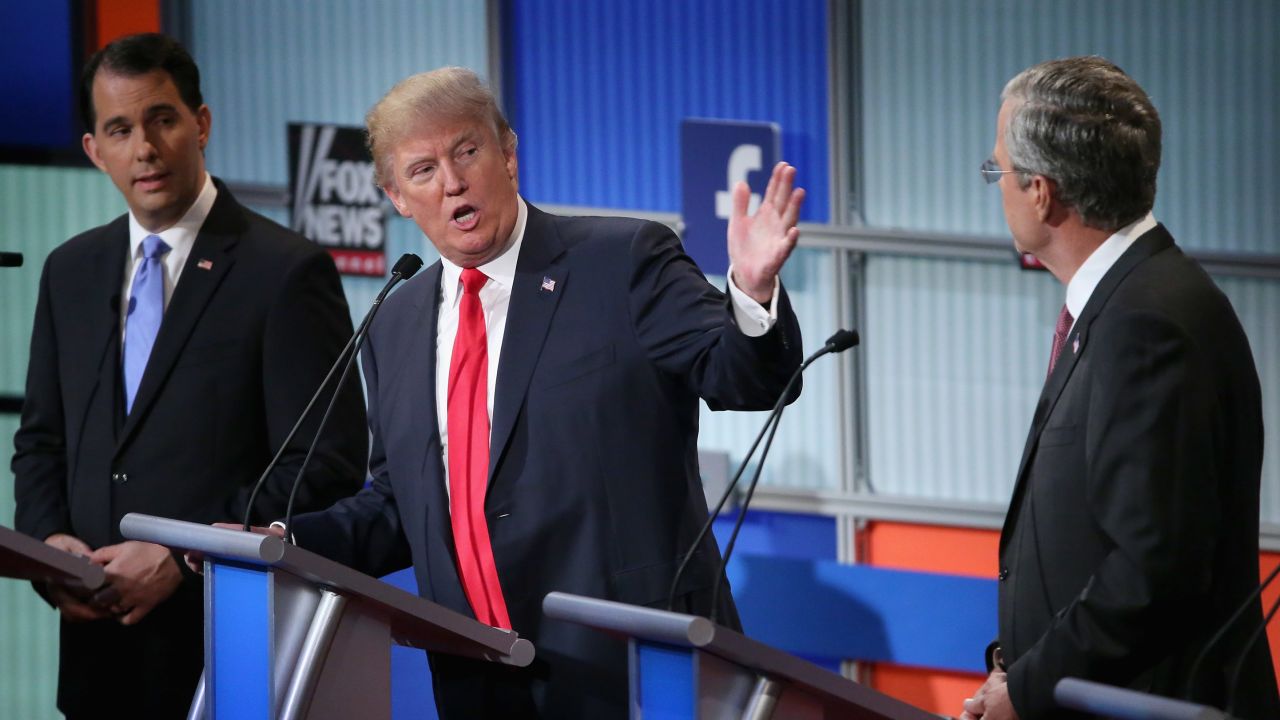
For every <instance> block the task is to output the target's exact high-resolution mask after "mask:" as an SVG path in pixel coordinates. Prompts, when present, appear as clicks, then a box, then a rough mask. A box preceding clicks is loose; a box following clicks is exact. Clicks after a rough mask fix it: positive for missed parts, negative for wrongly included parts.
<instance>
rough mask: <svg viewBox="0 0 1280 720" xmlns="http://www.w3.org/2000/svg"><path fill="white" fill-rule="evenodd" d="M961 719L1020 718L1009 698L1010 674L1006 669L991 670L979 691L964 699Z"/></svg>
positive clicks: (998, 719) (1013, 719)
mask: <svg viewBox="0 0 1280 720" xmlns="http://www.w3.org/2000/svg"><path fill="white" fill-rule="evenodd" d="M960 720H1018V713H1017V712H1015V711H1014V709H1013V703H1012V702H1011V701H1010V700H1009V676H1008V674H1007V673H1005V671H1003V670H992V671H991V674H990V675H989V676H987V681H986V682H984V683H983V684H982V687H980V688H978V692H976V693H974V694H973V697H971V698H969V699H968V700H965V701H964V712H963V713H961V714H960Z"/></svg>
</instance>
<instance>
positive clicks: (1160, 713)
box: [1053, 678, 1230, 720]
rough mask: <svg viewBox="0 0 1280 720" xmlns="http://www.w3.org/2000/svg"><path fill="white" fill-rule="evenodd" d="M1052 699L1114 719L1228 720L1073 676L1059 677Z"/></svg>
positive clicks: (1202, 707) (1175, 702) (1214, 711)
mask: <svg viewBox="0 0 1280 720" xmlns="http://www.w3.org/2000/svg"><path fill="white" fill-rule="evenodd" d="M1053 699H1054V700H1056V701H1058V704H1059V705H1061V706H1062V707H1064V708H1068V709H1071V710H1079V711H1080V712H1086V713H1091V714H1095V715H1102V716H1104V717H1109V718H1116V719H1117V720H1230V716H1228V715H1227V714H1226V713H1224V712H1222V711H1221V710H1218V709H1217V708H1211V707H1208V706H1207V705H1199V704H1197V703H1191V702H1186V701H1184V700H1174V699H1173V698H1166V697H1160V696H1159V695H1152V694H1150V693H1144V692H1139V691H1137V690H1129V689H1127V688H1120V687H1115V686H1113V685H1104V684H1103V683H1096V682H1091V681H1089V680H1080V679H1077V678H1063V679H1061V680H1059V681H1058V684H1057V685H1055V686H1054V687H1053Z"/></svg>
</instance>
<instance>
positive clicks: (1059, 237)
mask: <svg viewBox="0 0 1280 720" xmlns="http://www.w3.org/2000/svg"><path fill="white" fill-rule="evenodd" d="M1111 234H1112V233H1111V231H1110V230H1099V229H1097V228H1092V227H1089V226H1087V225H1085V224H1084V223H1082V222H1080V221H1079V218H1072V219H1071V220H1069V221H1067V222H1066V223H1063V225H1062V226H1061V227H1058V228H1055V229H1054V230H1053V237H1052V239H1051V240H1050V241H1049V244H1048V246H1047V247H1046V248H1045V250H1044V251H1043V252H1042V253H1041V256H1038V257H1039V260H1040V262H1041V263H1043V264H1044V266H1045V267H1046V268H1048V269H1049V272H1051V273H1053V276H1054V277H1056V278H1057V279H1058V282H1060V283H1062V284H1063V285H1064V286H1065V285H1068V284H1070V283H1071V278H1073V277H1075V274H1076V271H1078V270H1079V269H1080V266H1081V265H1083V264H1084V261H1085V260H1088V259H1089V256H1090V255H1092V254H1093V253H1094V251H1095V250H1097V249H1098V248H1099V247H1100V246H1101V245H1102V243H1104V242H1106V241H1107V238H1109V237H1111Z"/></svg>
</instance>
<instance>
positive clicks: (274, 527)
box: [267, 520, 296, 544]
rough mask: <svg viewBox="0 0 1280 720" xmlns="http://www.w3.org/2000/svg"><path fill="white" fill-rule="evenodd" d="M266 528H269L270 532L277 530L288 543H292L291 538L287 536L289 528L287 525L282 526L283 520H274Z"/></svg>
mask: <svg viewBox="0 0 1280 720" xmlns="http://www.w3.org/2000/svg"><path fill="white" fill-rule="evenodd" d="M267 527H269V528H271V529H272V530H279V531H280V532H282V533H284V536H285V539H286V540H288V541H290V542H292V541H293V536H292V535H290V534H289V528H288V526H287V525H285V524H284V521H283V520H276V521H275V522H273V523H271V524H270V525H268V526H267ZM295 544H296V543H295Z"/></svg>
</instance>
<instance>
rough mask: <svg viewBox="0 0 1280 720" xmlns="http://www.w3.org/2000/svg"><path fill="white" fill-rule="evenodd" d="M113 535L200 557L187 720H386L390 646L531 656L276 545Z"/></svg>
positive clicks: (191, 532)
mask: <svg viewBox="0 0 1280 720" xmlns="http://www.w3.org/2000/svg"><path fill="white" fill-rule="evenodd" d="M120 529H121V532H122V533H123V534H124V536H125V537H128V538H130V539H134V540H144V541H146V542H154V543H159V544H162V545H165V546H168V547H171V548H176V549H181V550H196V551H199V552H201V553H203V554H204V556H205V672H204V676H203V678H202V679H201V682H200V687H199V689H198V690H197V692H196V697H195V699H194V701H193V703H192V708H191V712H190V714H189V715H188V717H189V718H206V719H208V720H224V719H226V718H234V719H235V720H259V719H261V720H268V719H275V718H279V719H280V720H303V719H304V718H305V719H306V720H331V719H332V720H338V719H339V718H352V717H359V718H370V719H372V720H378V719H387V720H389V718H390V716H391V699H390V696H391V680H390V678H391V660H390V658H391V645H392V644H393V643H395V644H400V645H407V646H410V647H416V648H421V649H424V650H428V651H430V652H435V653H446V654H451V655H459V656H465V657H471V658H476V659H480V660H487V661H490V662H498V663H504V664H510V665H516V666H525V665H528V664H529V663H530V662H532V661H533V656H534V648H533V645H532V643H530V642H529V641H528V640H524V639H522V638H520V637H519V636H518V635H517V634H516V633H514V632H511V631H507V630H501V629H498V628H494V627H490V626H488V625H484V624H481V623H478V622H476V621H475V620H473V619H471V618H469V617H466V616H464V615H461V614H459V613H456V612H454V611H452V610H449V609H448V608H445V607H442V606H440V605H437V604H435V603H432V602H429V601H427V600H424V599H422V598H420V597H418V596H416V595H412V594H410V593H407V592H405V591H404V590H401V589H400V588H397V587H395V586H392V585H389V584H387V583H384V582H382V581H380V580H377V579H376V578H372V577H369V576H367V575H364V574H362V573H360V572H357V571H355V570H352V569H351V568H348V567H346V566H344V565H340V564H338V563H335V562H333V561H331V560H328V559H326V558H323V557H320V556H319V555H316V554H314V553H311V552H308V551H306V550H303V549H301V548H298V547H296V546H294V545H291V544H289V543H287V542H285V541H284V540H282V539H280V538H278V537H275V536H274V535H258V534H255V533H246V532H241V531H239V530H227V529H223V528H215V527H210V526H207V525H198V524H194V523H187V522H181V521H177V520H169V519H166V518H157V517H152V516H147V515H138V514H129V515H126V516H125V517H124V519H123V520H121V522H120Z"/></svg>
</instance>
